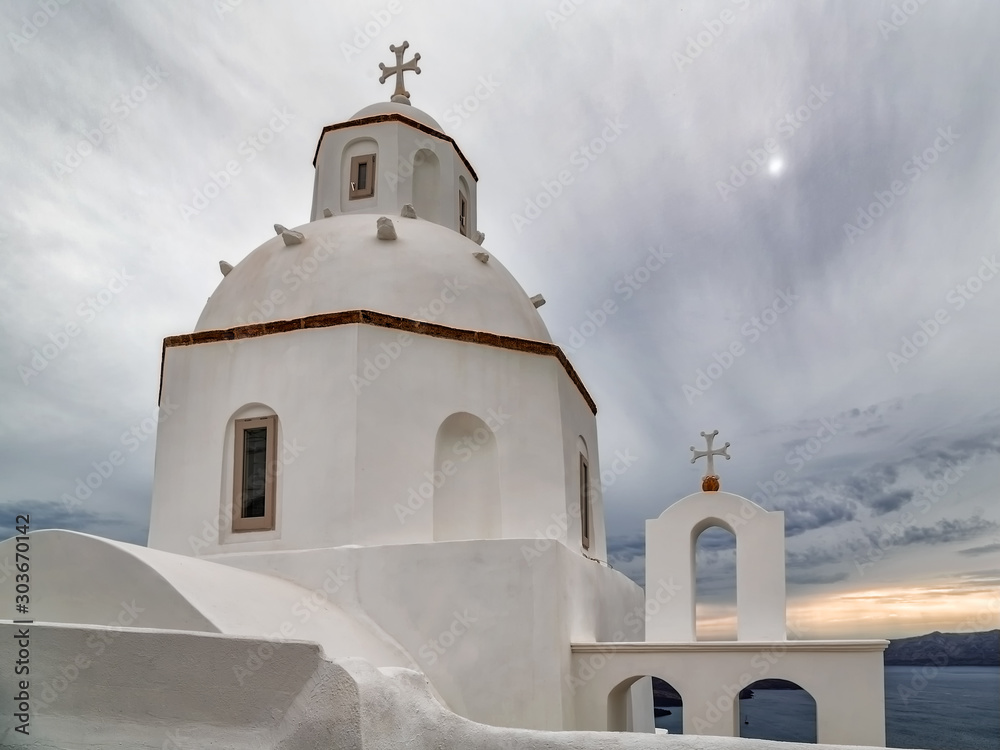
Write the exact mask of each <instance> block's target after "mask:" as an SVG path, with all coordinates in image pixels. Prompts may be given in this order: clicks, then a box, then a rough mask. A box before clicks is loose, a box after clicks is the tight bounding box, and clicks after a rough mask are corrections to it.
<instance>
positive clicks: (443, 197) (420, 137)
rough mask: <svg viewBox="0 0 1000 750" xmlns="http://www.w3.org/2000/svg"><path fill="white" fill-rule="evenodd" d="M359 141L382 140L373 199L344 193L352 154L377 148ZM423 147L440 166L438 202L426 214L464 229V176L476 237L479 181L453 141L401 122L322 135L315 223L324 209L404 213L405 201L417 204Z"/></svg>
mask: <svg viewBox="0 0 1000 750" xmlns="http://www.w3.org/2000/svg"><path fill="white" fill-rule="evenodd" d="M359 139H372V140H374V141H375V143H376V144H377V151H378V157H377V159H376V165H375V166H376V174H377V180H378V182H377V183H376V187H375V195H374V197H372V198H366V199H359V200H353V201H352V200H349V198H348V196H347V194H346V193H345V191H344V186H345V185H346V184H347V177H346V175H347V174H348V173H349V170H350V157H351V156H354V155H357V154H363V153H373V152H374V150H375V149H371V148H367V147H365V146H364V145H363V144H357V141H358V140H359ZM352 144H355V145H352ZM345 149H346V150H345ZM366 149H367V150H366ZM420 151H429V152H431V153H433V154H434V155H435V156H436V157H437V159H438V162H439V168H440V174H439V182H438V190H437V194H438V199H437V200H438V206H437V208H436V209H435V210H434V211H433V212H432V213H431V214H430V215H428V216H422V218H427V219H429V220H431V221H434V222H435V223H437V224H440V225H441V226H445V227H448V228H449V229H452V230H454V231H456V232H457V231H459V227H458V192H459V184H460V180H464V182H465V185H463V189H465V188H467V192H468V199H469V216H468V217H467V223H468V227H469V230H468V236H469V237H475V234H476V231H477V227H478V223H477V217H478V210H477V203H476V192H477V190H476V180H475V179H474V178H473V177H472V173H471V172H470V171H469V169H468V167H466V166H465V163H464V162H463V161H462V159H461V157H460V156H459V155H458V153H457V152H456V151H455V148H454V146H453V145H452V144H451V143H449V142H448V141H446V140H443V139H441V138H438V137H436V136H434V135H431V134H429V133H426V132H424V131H422V130H418V129H417V128H414V127H412V126H410V125H406V124H404V123H400V122H385V123H378V124H374V125H363V126H358V127H349V128H343V129H340V130H331V131H328V132H327V133H325V134H324V135H323V138H322V142H321V144H320V147H319V152H318V155H317V158H316V179H315V182H314V189H313V209H312V214H311V216H310V221H316V220H317V219H319V218H321V217H322V215H323V209H324V208H330V209H332V210H333V211H335V212H336V213H345V214H350V213H368V214H375V215H378V214H385V215H387V216H390V217H395V216H399V212H400V210H401V209H402V207H403V205H404V204H407V203H411V204H412V203H413V202H414V195H413V191H414V184H415V172H416V171H417V168H418V167H419V164H420V159H419V158H418V157H417V153H418V152H420Z"/></svg>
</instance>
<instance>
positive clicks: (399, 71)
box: [378, 42, 420, 104]
mask: <svg viewBox="0 0 1000 750" xmlns="http://www.w3.org/2000/svg"><path fill="white" fill-rule="evenodd" d="M409 46H410V43H409V42H403V43H402V44H401V45H400V46H398V47H397V46H396V45H395V44H390V45H389V51H390V52H395V53H396V64H395V65H393V66H392V67H391V68H387V67H385V63H379V64H378V66H379V68H380V69H381V70H382V77H381V78H379V79H378V82H379V83H385V81H386V79H387V78H389V77H390V76H396V90H395V91H394V92H393V93H392V101H394V102H397V103H399V104H409V103H410V92H409V91H407V90H406V89H405V88H404V87H403V71H405V70H412V71H413V72H414V73H416V74H417V75H420V68H419V67H417V62H418V61H419V60H420V53H419V52H417V53H416V54H415V55H414V56H413V59H412V60H410V61H409V62H405V63H404V62H403V55H404V54H405V53H406V48H407V47H409Z"/></svg>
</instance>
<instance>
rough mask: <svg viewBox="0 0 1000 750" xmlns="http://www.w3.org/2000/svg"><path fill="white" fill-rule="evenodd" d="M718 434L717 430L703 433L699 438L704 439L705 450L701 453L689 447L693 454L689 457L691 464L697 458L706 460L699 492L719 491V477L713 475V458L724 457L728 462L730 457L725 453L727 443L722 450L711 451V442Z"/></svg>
mask: <svg viewBox="0 0 1000 750" xmlns="http://www.w3.org/2000/svg"><path fill="white" fill-rule="evenodd" d="M718 434H719V431H718V430H712V431H711V432H703V433H701V436H702V437H703V438H705V443H706V449H705V450H703V451H697V450H695V449H694V446H693V445H692V446H691V452H692V453H694V455H693V456H691V463H694V462H695V461H697V460H698V459H699V458H702V457H705V458H707V459H708V465H707V466H706V467H705V476H704V477H702V479H701V491H702V492H718V491H719V477H718V475H717V474H716V473H715V461H714V460H713V459H714V458H715V456H724V457H725V459H726V460H727V461H728V460H729V459H730V455H729V454H728V453H726V449H727V448H728V447H729V443H728V442H727V443H726V444H725V445H724V446H722V448H720V449H717V450H712V441H713V440H715V436H716V435H718Z"/></svg>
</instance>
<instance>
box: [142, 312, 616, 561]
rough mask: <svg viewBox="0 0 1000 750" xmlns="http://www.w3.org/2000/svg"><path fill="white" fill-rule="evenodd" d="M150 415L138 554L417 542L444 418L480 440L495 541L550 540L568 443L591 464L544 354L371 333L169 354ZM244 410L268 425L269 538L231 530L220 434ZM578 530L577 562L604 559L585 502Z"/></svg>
mask: <svg viewBox="0 0 1000 750" xmlns="http://www.w3.org/2000/svg"><path fill="white" fill-rule="evenodd" d="M401 336H402V337H405V338H401ZM400 341H405V342H407V343H406V345H405V346H404V345H403V344H401V343H400ZM387 351H389V352H392V353H394V354H395V359H392V358H391V357H390V356H389V355H387V354H386V352H387ZM260 363H267V365H266V366H261V364H260ZM380 365H385V369H379V366H380ZM352 377H353V379H352ZM362 378H363V379H364V381H365V384H361V379H362ZM567 388H570V389H572V391H571V392H570V391H567ZM357 389H360V392H357ZM572 393H575V394H576V395H575V397H574V396H573V395H572ZM566 401H569V405H567V404H566V403H565V402H566ZM162 403H163V404H164V405H170V407H171V411H170V414H169V416H167V417H166V418H165V419H164V420H162V421H161V422H160V424H159V427H158V434H157V445H156V465H155V472H154V483H153V504H152V511H151V517H150V534H149V544H150V546H151V547H154V548H157V549H163V550H168V551H172V552H177V553H179V554H187V555H192V554H199V555H206V554H216V553H218V552H220V551H243V550H264V549H309V548H314V547H328V546H337V545H343V544H388V543H392V544H402V543H413V542H430V541H433V539H434V532H433V499H432V498H431V499H427V500H424V498H423V495H426V494H427V492H426V490H429V489H430V484H431V483H432V482H433V480H434V474H433V472H434V470H435V465H434V461H435V439H436V436H437V432H438V429H439V428H440V426H441V424H442V423H443V422H444V421H445V420H446V419H447V418H448V417H449V416H450V415H452V414H455V413H458V412H467V413H469V414H472V415H475V416H476V417H478V418H479V419H481V420H483V422H485V423H486V424H487V425H489V426H490V428H491V429H492V430H493V432H494V435H493V438H494V439H495V441H496V450H497V457H498V465H499V472H500V474H499V496H500V504H501V509H500V510H501V512H500V518H501V527H500V528H501V536H503V537H508V538H510V537H536V536H545V535H546V534H549V535H552V534H554V535H555V536H557V538H559V539H560V540H561V541H565V540H566V539H567V536H566V528H567V525H569V524H571V523H572V522H573V519H567V505H568V507H570V508H575V506H576V503H577V497H578V493H579V489H578V482H579V479H578V475H577V468H576V467H577V460H578V459H577V456H576V440H577V437H576V434H577V432H578V431H579V432H582V433H584V434H585V435H586V436H587V438H588V439H589V441H590V442H591V444H592V445H593V452H594V453H595V454H596V426H595V420H594V417H593V414H591V413H590V411H589V409H587V408H586V404H585V402H584V401H583V399H582V397H581V396H580V394H579V392H578V391H576V388H575V386H574V385H573V384H572V382H571V381H570V380H569V377H568V375H567V374H566V372H565V370H563V368H562V365H560V363H559V362H558V360H556V359H555V358H553V357H548V356H542V355H536V354H527V353H523V352H516V351H511V350H505V349H498V348H494V347H487V346H481V345H476V344H471V343H466V342H459V341H452V340H447V339H439V338H434V337H429V336H419V335H408V334H401V333H400V332H399V331H396V330H394V329H385V328H378V327H375V326H356V325H350V326H335V327H331V328H322V329H309V330H300V331H292V332H287V333H281V334H274V335H269V336H261V337H258V338H252V339H241V340H238V341H232V342H218V343H211V344H197V345H192V346H181V347H169V348H168V349H167V350H166V357H165V363H164V376H163V396H162ZM250 405H253V407H252V408H248V406H250ZM258 411H262V412H266V411H273V413H275V414H277V416H278V439H279V444H280V448H279V464H280V470H279V471H277V472H276V473H277V477H276V497H277V512H276V528H275V529H274V530H273V531H253V532H240V533H236V532H232V531H231V530H230V528H231V524H230V522H229V513H230V512H231V502H232V499H231V498H232V460H231V459H232V442H233V441H232V436H231V434H230V433H231V432H232V425H233V419H234V418H235V417H237V416H246V415H250V414H256V413H257V412H258ZM564 421H565V422H569V423H570V424H571V428H570V429H568V430H566V429H564ZM564 441H565V443H566V444H563V443H564ZM462 455H463V454H456V456H455V464H456V468H457V471H459V472H461V470H462V467H463V461H462ZM470 455H471V454H470ZM428 477H430V478H428ZM495 497H496V495H495V494H490V495H488V496H486V497H483V498H470V502H476V501H479V502H490V503H494V502H495ZM570 499H571V501H570ZM570 502H571V504H570ZM594 519H595V539H594V542H593V546H592V551H591V554H592V556H596V555H595V554H594V553H595V552H597V553H600V554H603V552H604V549H605V542H604V529H603V520H602V517H601V508H600V503H599V502H598V503H595V511H594ZM555 521H558V522H559V523H555ZM570 544H571V545H579V532H578V531H577V532H576V536H575V538H573V539H571V540H570Z"/></svg>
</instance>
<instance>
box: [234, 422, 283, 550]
mask: <svg viewBox="0 0 1000 750" xmlns="http://www.w3.org/2000/svg"><path fill="white" fill-rule="evenodd" d="M277 441H278V430H277V417H275V416H273V415H272V416H269V417H255V418H253V419H237V420H236V442H235V446H234V448H235V450H234V461H233V464H234V472H233V531H267V530H270V529H273V528H274V486H275V481H274V472H275V454H276V447H277V445H276V444H277Z"/></svg>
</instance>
